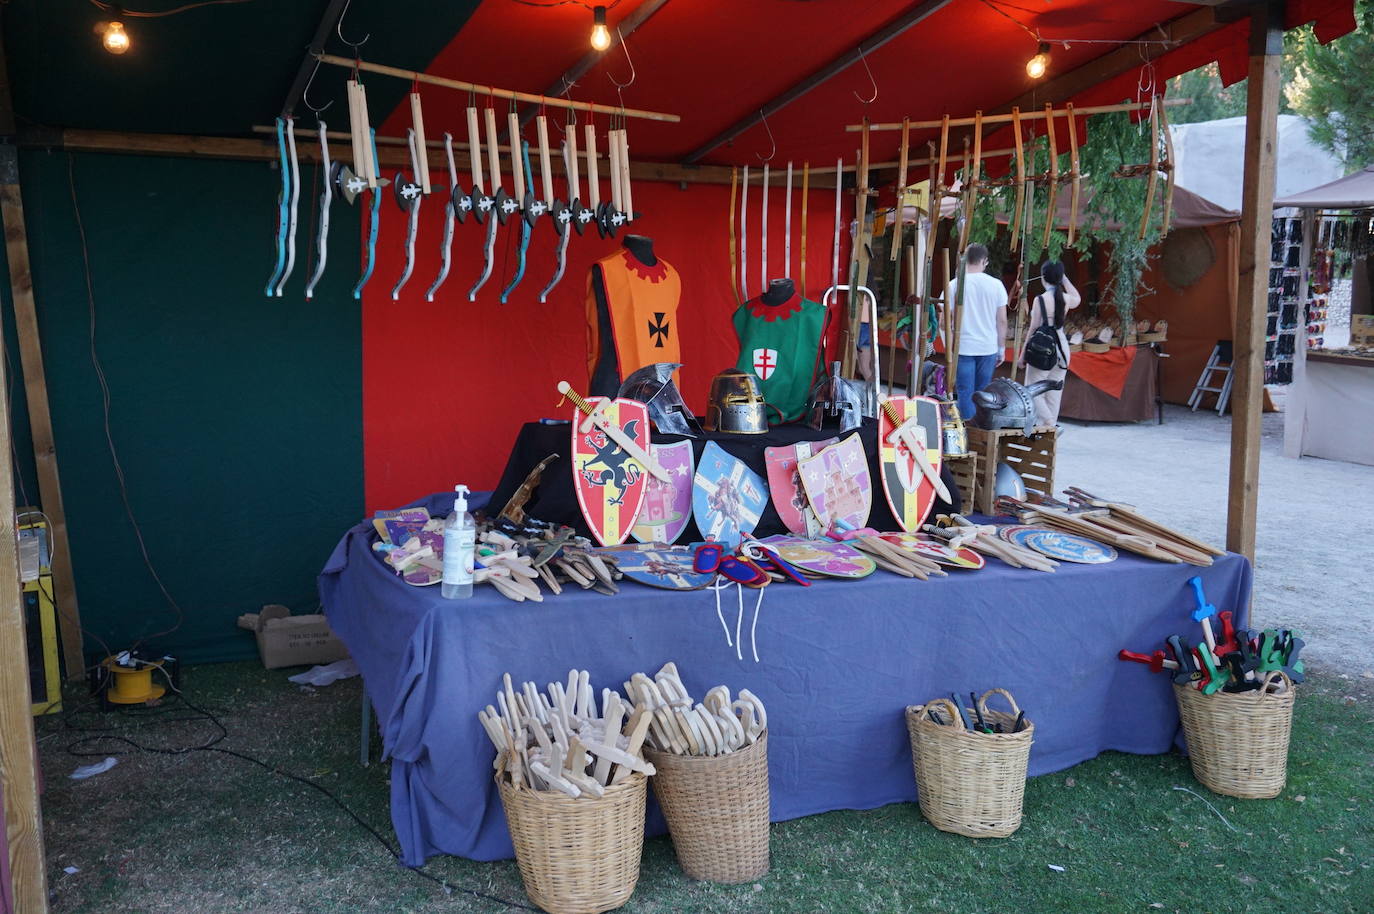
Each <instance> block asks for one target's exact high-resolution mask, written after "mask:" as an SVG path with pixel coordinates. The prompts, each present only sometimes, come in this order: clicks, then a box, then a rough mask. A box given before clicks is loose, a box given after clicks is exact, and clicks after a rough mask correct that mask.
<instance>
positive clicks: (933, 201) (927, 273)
mask: <svg viewBox="0 0 1374 914" xmlns="http://www.w3.org/2000/svg"><path fill="white" fill-rule="evenodd" d="M926 148H927V149H928V150H929V151H930V156H929V158H930V169H931V171H930V175H929V177H928V179H927V182H926V185H927V190H928V193H927V195H926V210H927V212H926V216H927V218H928V222H929V228H927V229H926V237H925V246H924V248H923V250H922V251H921V300H920V305H919V310H920V314H919V315H918V324H919V326H916V327H913V328H912V339H913V340H915V346H916V348H915V352H914V353H913V361H912V372H913V375H914V377H915V378H916V379H917V381H918V382H919V380H920V378H921V363H922V362H924V361H925V355H926V346H927V345H928V343H929V340H928V339H927V337H926V330H927V324H926V318H927V315H928V314H930V307H931V302H932V301H934V299H935V291H934V290H935V276H934V270H935V238H936V234H937V232H938V230H939V227H940V193H941V190H940V180H939V178H938V174H937V172H936V171H935V143H934V141H929V142H927V143H926Z"/></svg>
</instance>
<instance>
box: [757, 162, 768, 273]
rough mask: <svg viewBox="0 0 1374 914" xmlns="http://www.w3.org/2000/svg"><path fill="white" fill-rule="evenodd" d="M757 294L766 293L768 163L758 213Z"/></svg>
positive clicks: (765, 167)
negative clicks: (761, 206) (758, 256)
mask: <svg viewBox="0 0 1374 914" xmlns="http://www.w3.org/2000/svg"><path fill="white" fill-rule="evenodd" d="M759 247H760V248H761V249H762V250H761V253H760V259H759V294H760V295H762V294H763V293H764V292H767V291H768V163H767V162H764V163H763V208H762V209H761V210H760V212H759Z"/></svg>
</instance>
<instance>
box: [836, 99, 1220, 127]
mask: <svg viewBox="0 0 1374 914" xmlns="http://www.w3.org/2000/svg"><path fill="white" fill-rule="evenodd" d="M1192 103H1193V100H1192V99H1191V98H1171V99H1167V100H1165V102H1164V104H1165V105H1167V106H1168V107H1170V108H1174V107H1178V106H1179V105H1191V104H1192ZM1150 105H1151V103H1150V102H1149V101H1143V102H1125V103H1123V104H1119V105H1089V106H1087V107H1085V108H1081V107H1080V108H1074V109H1073V115H1074V117H1085V116H1087V115H1089V114H1114V113H1116V112H1118V111H1149V110H1150ZM1065 115H1066V112H1064V111H1056V112H1055V113H1054V116H1055V117H1064V116H1065ZM1048 116H1049V115H1047V114H1046V113H1045V111H1044V110H1039V111H1027V112H1025V113H1024V114H1022V115H1021V122H1022V123H1026V122H1028V121H1039V120H1044V119H1045V118H1046V117H1048ZM1011 121H1012V116H1011V114H1010V113H1007V114H987V115H984V116H983V118H982V125H983V126H984V127H996V126H998V125H1001V124H1010V123H1011ZM976 123H979V119H978V118H976V117H952V118H950V119H949V125H950V126H951V127H971V126H973V125H974V124H976ZM943 124H944V119H943V118H941V119H939V120H934V121H912V122H911V129H912V130H933V129H935V128H936V127H940V126H943ZM844 129H845V130H846V131H847V132H848V133H860V132H861V131H862V130H863V129H864V127H863V124H846V125H845V128H844ZM870 129H872V130H873V131H875V132H876V131H893V130H901V129H902V122H901V121H894V122H885V123H881V124H874V125H873V126H872V127H871V128H870ZM988 132H991V131H988Z"/></svg>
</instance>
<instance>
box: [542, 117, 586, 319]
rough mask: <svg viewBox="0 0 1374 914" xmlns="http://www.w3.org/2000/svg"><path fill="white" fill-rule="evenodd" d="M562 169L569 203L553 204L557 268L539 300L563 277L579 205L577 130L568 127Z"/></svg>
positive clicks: (580, 192) (565, 135) (564, 141)
mask: <svg viewBox="0 0 1374 914" xmlns="http://www.w3.org/2000/svg"><path fill="white" fill-rule="evenodd" d="M563 171H564V174H566V176H567V179H568V199H569V200H570V201H571V204H570V205H567V206H564V205H563V204H562V203H555V204H554V212H553V220H554V225H555V226H556V227H557V229H558V236H559V237H558V269H557V270H556V271H555V272H554V274H553V278H552V279H550V280H549V284H548V285H547V286H545V287H544V288H543V290H542V291H540V293H539V300H540V301H541V302H544V301H548V298H549V292H551V291H552V290H553V287H554V286H556V285H558V283H559V281H560V280H562V279H563V271H564V270H566V269H567V266H568V241H569V240H570V239H571V238H572V235H573V220H574V218H575V217H574V216H573V213H574V211H575V210H576V209H577V208H578V206H579V205H580V204H579V203H578V202H577V201H578V198H579V197H581V196H582V189H581V187H580V184H581V180H580V177H579V175H578V173H577V131H576V130H574V129H572V127H569V128H568V130H567V132H566V133H565V134H564V136H563Z"/></svg>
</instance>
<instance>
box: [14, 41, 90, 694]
mask: <svg viewBox="0 0 1374 914" xmlns="http://www.w3.org/2000/svg"><path fill="white" fill-rule="evenodd" d="M14 133H15V121H14V102H13V99H12V98H11V95H10V83H9V66H8V63H7V61H6V60H5V57H4V52H3V50H0V135H3V136H6V137H13V136H14ZM0 210H3V218H4V226H5V252H6V254H7V256H8V257H9V267H10V272H9V280H10V293H11V296H12V300H13V302H14V327H15V332H16V334H17V335H18V337H19V363H20V366H21V369H22V371H23V373H24V394H25V398H26V399H27V401H28V407H29V434H30V437H31V438H32V439H33V458H34V463H35V465H36V467H37V471H38V497H39V500H40V501H41V502H42V508H43V512H44V513H45V514H47V515H48V521H49V525H48V527H49V529H48V548H49V552H50V554H51V555H52V556H53V559H52V580H53V603H54V605H55V606H56V608H57V616H58V623H59V631H60V633H61V636H62V659H63V660H64V661H65V663H66V667H67V678H68V679H76V678H79V677H82V676H84V675H85V672H86V661H85V656H84V653H83V651H82V643H81V614H80V612H79V611H78V609H77V605H76V580H75V578H74V577H73V576H72V563H71V555H72V551H71V548H70V547H69V546H68V544H67V512H66V511H65V510H64V508H63V506H62V485H61V481H60V480H59V478H58V472H57V445H56V444H55V443H54V439H53V431H52V413H51V411H50V410H49V408H48V383H47V380H46V375H45V374H44V371H43V346H42V343H41V341H40V337H39V333H38V309H37V306H36V305H35V303H34V297H33V275H32V273H31V272H30V271H29V240H28V232H27V231H26V229H25V224H24V201H23V198H22V196H21V194H20V188H19V158H18V154H17V152H16V151H15V148H14V146H13V145H12V144H6V146H5V148H4V159H3V162H0ZM6 428H7V429H8V426H6ZM6 459H9V457H8V456H7V458H6ZM5 520H6V522H12V521H13V520H14V512H13V510H11V511H10V512H9V514H8V515H6V517H5ZM3 568H4V566H3V565H0V574H3V573H4V570H3Z"/></svg>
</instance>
